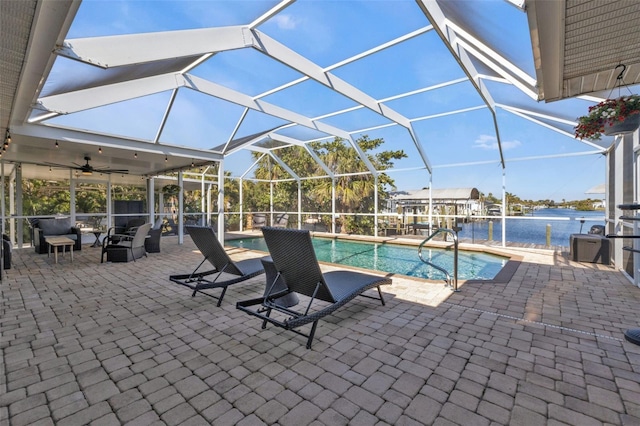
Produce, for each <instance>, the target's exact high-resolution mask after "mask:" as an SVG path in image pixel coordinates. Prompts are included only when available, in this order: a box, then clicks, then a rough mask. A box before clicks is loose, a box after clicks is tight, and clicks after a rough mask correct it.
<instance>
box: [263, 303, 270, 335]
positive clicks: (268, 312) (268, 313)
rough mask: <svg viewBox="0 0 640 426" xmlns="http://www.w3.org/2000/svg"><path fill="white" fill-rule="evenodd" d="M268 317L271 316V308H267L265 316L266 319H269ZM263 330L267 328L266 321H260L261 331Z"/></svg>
mask: <svg viewBox="0 0 640 426" xmlns="http://www.w3.org/2000/svg"><path fill="white" fill-rule="evenodd" d="M269 315H271V308H267V313H266V314H265V316H266V317H269ZM265 328H267V320H264V321H262V329H263V330H264V329H265Z"/></svg>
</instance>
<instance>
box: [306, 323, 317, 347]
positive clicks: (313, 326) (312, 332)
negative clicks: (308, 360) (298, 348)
mask: <svg viewBox="0 0 640 426" xmlns="http://www.w3.org/2000/svg"><path fill="white" fill-rule="evenodd" d="M317 325H318V321H317V320H316V321H314V322H313V325H312V326H311V332H310V333H309V339H308V340H307V349H311V342H312V341H313V336H314V335H315V334H316V327H317Z"/></svg>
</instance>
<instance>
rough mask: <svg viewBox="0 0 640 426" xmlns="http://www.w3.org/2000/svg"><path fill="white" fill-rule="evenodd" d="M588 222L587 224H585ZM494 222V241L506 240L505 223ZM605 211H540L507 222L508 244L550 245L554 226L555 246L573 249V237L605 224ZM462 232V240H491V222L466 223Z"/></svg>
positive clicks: (460, 234)
mask: <svg viewBox="0 0 640 426" xmlns="http://www.w3.org/2000/svg"><path fill="white" fill-rule="evenodd" d="M582 220H584V223H581V221H582ZM492 222H493V240H494V241H501V240H502V220H501V218H500V217H496V218H495V219H493V220H492ZM604 224H605V222H604V212H603V211H578V210H572V209H540V210H535V211H534V212H533V214H528V215H527V216H526V217H522V218H518V219H507V225H506V229H507V235H506V240H507V243H509V242H512V243H525V244H539V245H545V244H546V232H547V225H550V226H551V245H552V246H565V247H568V246H569V237H570V235H571V234H579V233H583V234H586V233H588V232H589V230H590V229H591V227H592V226H593V225H604ZM461 226H462V230H461V231H460V232H459V233H458V237H459V238H460V239H461V240H471V241H484V240H488V239H489V238H488V237H489V235H488V230H489V221H488V220H480V221H470V222H468V223H462V224H461Z"/></svg>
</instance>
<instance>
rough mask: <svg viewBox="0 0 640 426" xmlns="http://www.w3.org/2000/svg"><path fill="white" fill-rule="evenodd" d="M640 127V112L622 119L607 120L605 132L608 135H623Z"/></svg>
mask: <svg viewBox="0 0 640 426" xmlns="http://www.w3.org/2000/svg"><path fill="white" fill-rule="evenodd" d="M638 127H640V114H633V115H628V116H627V118H625V119H624V120H622V121H614V122H609V121H607V122H605V123H604V132H603V133H604V134H605V135H607V136H613V135H622V134H625V133H632V132H634V131H635V130H636V129H637V128H638Z"/></svg>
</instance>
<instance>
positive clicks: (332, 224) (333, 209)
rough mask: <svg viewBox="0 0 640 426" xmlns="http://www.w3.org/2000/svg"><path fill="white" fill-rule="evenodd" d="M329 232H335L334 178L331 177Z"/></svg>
mask: <svg viewBox="0 0 640 426" xmlns="http://www.w3.org/2000/svg"><path fill="white" fill-rule="evenodd" d="M331 233H332V234H335V233H336V178H334V177H333V178H331Z"/></svg>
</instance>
